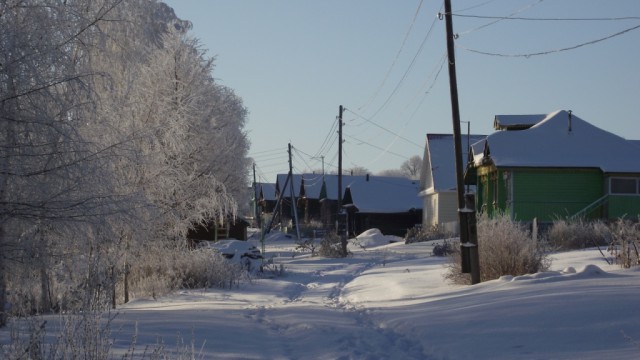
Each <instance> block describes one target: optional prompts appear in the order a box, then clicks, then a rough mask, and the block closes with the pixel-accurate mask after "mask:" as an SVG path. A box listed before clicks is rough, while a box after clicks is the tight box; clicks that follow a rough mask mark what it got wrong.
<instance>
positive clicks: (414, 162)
mask: <svg viewBox="0 0 640 360" xmlns="http://www.w3.org/2000/svg"><path fill="white" fill-rule="evenodd" d="M421 170H422V158H421V157H420V155H414V156H412V157H410V158H409V159H407V160H406V161H405V162H403V163H402V165H401V166H400V171H402V173H404V174H405V176H406V177H408V178H409V179H414V180H417V179H419V178H420V171H421Z"/></svg>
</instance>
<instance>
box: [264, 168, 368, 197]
mask: <svg viewBox="0 0 640 360" xmlns="http://www.w3.org/2000/svg"><path fill="white" fill-rule="evenodd" d="M358 178H363V179H364V178H365V176H364V175H362V176H351V175H342V192H343V193H344V189H345V187H346V184H347V183H349V182H350V181H353V180H354V179H358ZM277 179H278V180H277V183H276V187H277V189H278V191H280V192H282V194H283V196H285V197H288V196H290V195H291V193H290V191H291V190H289V186H290V185H289V184H287V188H286V189H284V188H283V187H284V183H285V181H286V179H287V174H278V176H277ZM323 181H324V184H325V188H326V199H329V200H337V199H338V175H337V174H325V175H322V174H293V191H294V196H296V197H299V196H300V194H301V192H302V191H304V193H303V194H304V196H305V197H306V198H307V199H318V200H319V199H320V197H321V196H322V184H323Z"/></svg>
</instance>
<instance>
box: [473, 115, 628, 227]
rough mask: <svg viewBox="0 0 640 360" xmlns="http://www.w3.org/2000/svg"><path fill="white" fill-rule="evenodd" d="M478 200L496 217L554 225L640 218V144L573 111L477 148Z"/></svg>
mask: <svg viewBox="0 0 640 360" xmlns="http://www.w3.org/2000/svg"><path fill="white" fill-rule="evenodd" d="M472 149H473V164H472V166H473V167H474V169H475V171H476V179H475V180H476V183H477V192H476V205H477V208H478V210H479V211H482V212H486V213H488V214H490V215H492V214H495V213H496V212H505V213H507V214H509V215H510V217H511V218H512V219H514V220H519V221H531V220H533V219H534V218H536V219H537V220H538V221H541V222H551V221H553V220H554V219H556V218H564V217H571V216H574V217H575V216H581V217H585V218H604V219H616V218H619V217H621V216H626V217H629V218H637V216H638V215H640V184H639V183H640V161H638V153H639V151H640V147H639V146H638V145H637V142H635V141H629V140H625V139H624V138H622V137H620V136H617V135H614V134H612V133H610V132H607V131H605V130H602V129H600V128H598V127H596V126H593V125H591V124H589V123H588V122H586V121H584V120H582V119H581V118H579V117H577V116H575V115H574V114H572V113H571V112H567V111H563V110H561V111H556V112H553V113H551V114H548V115H547V116H545V117H544V118H543V119H541V120H540V121H536V122H534V124H532V125H531V126H528V127H526V128H524V129H519V130H518V131H512V130H510V129H509V128H506V129H505V130H500V131H497V132H495V133H493V134H491V135H489V136H487V137H486V138H485V139H483V140H480V141H478V142H476V143H474V144H473V145H472Z"/></svg>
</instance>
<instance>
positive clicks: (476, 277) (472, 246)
mask: <svg viewBox="0 0 640 360" xmlns="http://www.w3.org/2000/svg"><path fill="white" fill-rule="evenodd" d="M444 16H445V22H446V35H447V56H448V59H449V88H450V91H451V115H452V121H453V140H454V141H453V142H454V151H455V157H456V187H457V190H458V219H459V221H460V252H461V255H462V264H461V265H462V272H467V273H471V284H477V283H479V282H480V261H479V254H478V238H477V234H476V213H475V204H474V203H475V201H474V200H473V195H472V194H467V196H465V193H464V178H463V170H462V169H463V164H462V162H463V158H462V141H461V139H460V106H459V104H458V80H457V78H456V60H455V48H454V44H453V40H454V34H453V17H452V15H451V0H444ZM465 198H466V199H465Z"/></svg>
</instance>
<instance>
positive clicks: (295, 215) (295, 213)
mask: <svg viewBox="0 0 640 360" xmlns="http://www.w3.org/2000/svg"><path fill="white" fill-rule="evenodd" d="M289 178H290V179H291V182H290V183H289V186H290V187H289V191H290V193H291V212H292V215H293V221H294V222H295V227H296V236H297V239H298V240H300V228H299V227H298V206H297V203H296V197H295V192H294V190H293V161H292V160H291V143H289Z"/></svg>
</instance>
